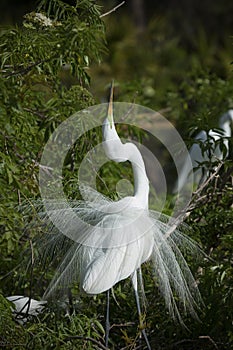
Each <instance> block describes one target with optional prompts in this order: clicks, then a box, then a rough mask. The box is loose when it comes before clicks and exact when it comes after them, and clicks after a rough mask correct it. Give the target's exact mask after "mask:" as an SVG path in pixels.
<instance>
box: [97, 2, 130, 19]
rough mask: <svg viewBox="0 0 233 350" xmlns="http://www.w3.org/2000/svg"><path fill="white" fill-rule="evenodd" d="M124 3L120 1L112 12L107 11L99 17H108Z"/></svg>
mask: <svg viewBox="0 0 233 350" xmlns="http://www.w3.org/2000/svg"><path fill="white" fill-rule="evenodd" d="M124 3H125V1H122V2H121V3H120V4H119V5H117V6H115V7H114V8H113V9H112V10H110V11H108V12H106V13H103V14H102V15H100V18H102V17H105V16H108V15H110V13H112V12H114V11H116V10H117V9H118V8H119V7H121V6H122V5H124Z"/></svg>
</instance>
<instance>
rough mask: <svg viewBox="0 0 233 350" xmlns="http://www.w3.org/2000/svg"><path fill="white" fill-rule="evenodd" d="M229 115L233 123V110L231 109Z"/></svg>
mask: <svg viewBox="0 0 233 350" xmlns="http://www.w3.org/2000/svg"><path fill="white" fill-rule="evenodd" d="M228 115H229V120H230V122H231V123H233V109H229V111H228Z"/></svg>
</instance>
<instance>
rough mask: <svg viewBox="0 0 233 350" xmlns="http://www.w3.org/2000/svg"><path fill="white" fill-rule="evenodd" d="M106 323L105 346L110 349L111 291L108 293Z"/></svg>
mask: <svg viewBox="0 0 233 350" xmlns="http://www.w3.org/2000/svg"><path fill="white" fill-rule="evenodd" d="M106 297H107V298H106V299H107V300H106V301H107V303H106V321H105V346H106V347H108V338H109V330H110V322H109V300H110V291H109V290H107V292H106Z"/></svg>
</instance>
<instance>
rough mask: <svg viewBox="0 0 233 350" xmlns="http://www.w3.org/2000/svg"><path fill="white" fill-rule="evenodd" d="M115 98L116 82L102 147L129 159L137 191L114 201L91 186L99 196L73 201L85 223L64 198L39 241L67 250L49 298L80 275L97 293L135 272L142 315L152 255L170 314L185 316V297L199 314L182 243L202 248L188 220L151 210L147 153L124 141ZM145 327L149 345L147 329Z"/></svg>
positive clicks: (47, 249)
mask: <svg viewBox="0 0 233 350" xmlns="http://www.w3.org/2000/svg"><path fill="white" fill-rule="evenodd" d="M112 100H113V88H112V89H111V97H110V102H109V106H108V116H107V118H106V119H105V121H104V123H103V141H104V143H103V147H104V151H105V153H106V155H107V157H108V158H109V159H110V160H113V161H114V162H125V161H129V162H130V163H131V164H132V168H133V177H134V195H133V196H131V197H130V196H128V197H125V198H122V199H120V200H118V201H112V200H110V199H109V198H106V197H104V196H103V195H101V194H100V193H98V192H97V191H95V190H93V189H86V191H89V194H90V197H92V198H93V199H94V200H93V202H91V201H89V202H88V201H87V200H85V201H84V200H80V201H73V202H72V201H71V202H69V204H70V206H71V207H72V210H73V211H74V212H75V214H76V215H77V216H79V217H80V218H81V219H82V222H83V221H86V222H87V223H88V225H86V226H85V225H82V224H81V223H80V227H79V226H77V225H75V226H74V225H72V223H71V222H70V221H69V215H68V212H69V209H67V207H66V206H64V209H63V208H62V205H61V203H59V206H58V209H53V213H52V214H53V224H50V234H49V235H48V240H46V239H45V240H44V242H42V243H41V242H39V244H40V245H41V246H40V248H41V251H42V254H43V255H45V256H50V255H52V256H53V257H54V258H57V257H56V254H60V253H62V255H63V257H62V259H61V261H60V265H59V267H58V268H57V270H56V272H55V275H54V277H53V279H52V281H51V282H50V285H49V287H48V289H47V290H46V292H45V296H44V298H45V299H46V298H49V297H51V296H52V295H53V294H54V293H56V291H59V290H60V287H64V288H67V287H68V286H69V285H70V284H71V283H72V282H75V281H78V282H79V285H80V289H81V290H82V291H84V292H85V293H87V294H90V295H95V294H99V293H102V292H105V291H109V289H111V288H112V287H113V286H114V285H115V284H116V283H118V282H119V281H121V280H123V279H126V278H128V277H131V280H132V285H133V288H134V291H135V296H136V303H137V309H138V313H139V315H140V314H141V308H140V302H139V294H143V281H142V274H141V265H142V264H143V263H144V262H146V261H148V260H151V261H152V264H153V271H154V275H155V277H156V279H157V283H158V287H159V289H160V291H161V292H162V294H163V296H164V298H165V302H166V305H167V307H168V309H169V311H170V313H171V315H172V316H173V317H175V316H177V317H178V318H179V319H180V320H181V316H180V313H179V310H178V305H177V298H178V299H179V300H180V301H181V303H182V305H183V309H184V312H185V311H190V312H191V313H193V314H196V313H195V307H196V306H197V304H198V303H199V302H200V300H201V298H200V294H199V291H198V288H197V285H196V282H195V279H194V277H193V275H192V273H191V271H190V269H189V267H188V265H187V263H186V261H185V258H184V256H183V254H182V249H183V250H184V251H185V252H187V251H189V252H191V253H194V252H197V250H198V248H197V245H196V243H195V242H194V241H193V240H192V239H190V238H189V237H188V236H187V235H186V234H185V233H184V231H185V232H186V226H185V225H180V226H179V228H177V227H176V225H174V222H173V221H172V220H171V218H169V217H167V216H165V215H162V214H161V213H158V212H155V211H152V210H149V208H148V196H149V181H148V178H147V175H146V169H145V165H144V161H143V158H142V156H141V153H140V151H139V149H138V148H137V147H136V145H134V144H133V143H131V142H127V143H125V144H123V143H122V142H121V140H120V138H119V136H118V134H117V131H116V128H115V125H114V119H113V104H112ZM46 215H48V211H47V213H44V214H43V213H42V214H41V217H42V218H43V217H44V218H45V217H46ZM48 216H49V215H48ZM56 220H57V221H58V222H62V223H63V227H65V228H66V232H68V231H69V228H70V231H72V234H71V236H72V238H73V240H71V239H69V238H67V237H66V236H67V234H66V236H65V235H64V234H63V233H62V232H61V231H58V230H57V228H56V227H55V225H54V222H56ZM172 226H174V227H173V229H171V227H172ZM99 229H101V234H99V233H100V230H99ZM75 235H76V238H75ZM79 237H82V243H77V242H80V239H79ZM96 237H98V241H97V238H96ZM90 238H93V242H95V243H96V242H98V245H96V244H93V246H90V242H91V239H90ZM139 291H141V292H142V293H139ZM174 295H175V296H174ZM108 300H109V294H108ZM106 324H107V325H108V311H107V323H106ZM108 331H109V327H106V346H107V344H108ZM142 333H143V336H144V338H145V341H146V343H147V347H148V349H150V345H149V342H148V339H147V336H146V333H145V330H143V331H142Z"/></svg>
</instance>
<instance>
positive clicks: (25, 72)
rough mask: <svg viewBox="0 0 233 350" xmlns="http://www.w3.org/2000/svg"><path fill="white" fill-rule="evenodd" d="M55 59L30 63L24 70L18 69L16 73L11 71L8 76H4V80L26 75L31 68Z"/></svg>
mask: <svg viewBox="0 0 233 350" xmlns="http://www.w3.org/2000/svg"><path fill="white" fill-rule="evenodd" d="M54 58H55V57H50V58H46V59H44V60H40V61H37V62H34V63H32V64H31V65H30V66H27V67H25V68H22V69H19V70H18V71H13V72H11V73H9V74H6V75H5V78H9V77H12V76H14V75H23V74H27V73H28V72H29V71H30V70H31V69H32V68H34V67H36V66H38V65H39V64H41V63H45V62H49V61H50V60H51V59H54Z"/></svg>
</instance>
